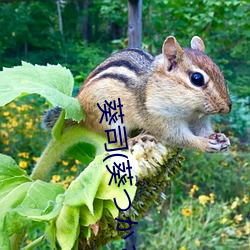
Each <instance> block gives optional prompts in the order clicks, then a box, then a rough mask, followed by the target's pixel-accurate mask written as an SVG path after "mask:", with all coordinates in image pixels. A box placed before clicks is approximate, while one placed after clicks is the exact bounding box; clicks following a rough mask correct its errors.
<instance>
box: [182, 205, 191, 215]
mask: <svg viewBox="0 0 250 250" xmlns="http://www.w3.org/2000/svg"><path fill="white" fill-rule="evenodd" d="M181 212H182V214H183V215H184V216H186V217H189V216H190V215H191V214H192V208H190V207H185V208H183V209H182V210H181Z"/></svg>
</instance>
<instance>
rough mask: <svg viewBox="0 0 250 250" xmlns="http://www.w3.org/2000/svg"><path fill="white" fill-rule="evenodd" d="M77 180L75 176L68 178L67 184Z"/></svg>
mask: <svg viewBox="0 0 250 250" xmlns="http://www.w3.org/2000/svg"><path fill="white" fill-rule="evenodd" d="M74 179H75V176H67V177H66V181H67V182H72V181H73V180H74Z"/></svg>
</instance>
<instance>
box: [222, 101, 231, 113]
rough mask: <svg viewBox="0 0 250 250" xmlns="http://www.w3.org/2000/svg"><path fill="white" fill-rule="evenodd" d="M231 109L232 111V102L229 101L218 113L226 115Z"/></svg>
mask: <svg viewBox="0 0 250 250" xmlns="http://www.w3.org/2000/svg"><path fill="white" fill-rule="evenodd" d="M231 109H232V102H231V101H229V102H228V103H227V104H226V105H225V106H224V107H223V108H222V109H220V111H219V113H221V114H228V113H230V112H231Z"/></svg>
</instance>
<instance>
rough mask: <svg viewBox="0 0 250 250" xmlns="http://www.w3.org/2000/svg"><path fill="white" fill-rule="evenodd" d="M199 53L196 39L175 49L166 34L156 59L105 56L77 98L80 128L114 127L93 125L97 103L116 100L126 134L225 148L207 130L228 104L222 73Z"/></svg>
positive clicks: (128, 53) (131, 53)
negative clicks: (80, 110) (81, 113)
mask: <svg viewBox="0 0 250 250" xmlns="http://www.w3.org/2000/svg"><path fill="white" fill-rule="evenodd" d="M204 50H205V46H204V43H203V41H202V39H201V38H200V37H198V36H194V37H193V38H192V40H191V48H182V47H180V45H179V43H178V41H177V40H176V38H175V37H173V36H169V37H167V39H166V40H165V41H164V43H163V46H162V54H160V55H158V56H156V57H153V56H152V55H150V54H148V53H147V52H145V51H143V50H140V49H125V50H122V51H120V52H118V53H115V54H114V55H111V56H110V57H109V58H107V59H106V60H105V61H104V62H102V63H101V64H100V65H98V66H97V67H96V68H95V69H94V70H93V71H92V72H91V73H90V74H89V75H88V77H87V79H86V80H85V82H84V84H83V87H82V88H81V90H80V92H79V94H78V96H77V98H78V100H79V101H80V103H81V105H82V107H83V109H84V111H85V112H86V120H85V121H84V122H82V124H83V126H85V127H87V128H88V129H90V130H93V131H96V132H100V133H105V132H104V131H105V130H107V129H114V128H117V126H118V125H120V124H118V122H116V123H111V125H109V124H108V123H106V122H105V121H103V122H102V123H99V121H100V118H101V116H102V112H101V110H100V109H99V108H98V106H97V103H99V105H100V106H101V107H102V106H103V104H104V102H105V100H107V101H108V102H110V101H113V100H118V98H120V100H121V103H122V104H123V107H122V112H123V114H124V119H123V120H124V124H123V125H125V127H126V131H127V134H128V135H130V133H131V132H132V131H133V130H141V131H143V133H142V134H140V135H139V137H140V136H141V137H142V138H143V137H144V138H145V137H146V138H149V139H150V138H154V140H156V141H158V142H161V143H162V144H165V145H170V146H177V147H181V148H183V147H191V148H197V149H199V150H202V151H206V152H220V151H222V150H226V149H228V147H229V146H230V142H229V139H228V138H227V137H226V136H225V135H224V134H222V133H215V132H214V131H213V129H212V125H211V122H210V114H227V113H229V112H230V111H231V107H232V104H231V100H230V97H229V94H228V89H227V85H226V81H225V79H224V77H223V74H222V73H221V71H220V69H219V68H218V66H217V65H216V64H215V63H214V62H213V61H212V60H211V59H210V57H208V56H207V55H206V54H205V53H204ZM57 110H58V111H60V109H59V108H58V109H57ZM52 113H53V112H52ZM56 113H58V112H55V111H54V117H58V114H56ZM48 114H49V113H48ZM48 120H51V117H50V119H48V117H47V118H46V116H45V118H44V121H45V123H48ZM132 141H133V140H132Z"/></svg>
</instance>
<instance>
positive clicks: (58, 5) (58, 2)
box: [56, 0, 63, 36]
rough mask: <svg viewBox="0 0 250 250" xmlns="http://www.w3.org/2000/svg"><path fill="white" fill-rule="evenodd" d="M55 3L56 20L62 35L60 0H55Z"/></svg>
mask: <svg viewBox="0 0 250 250" xmlns="http://www.w3.org/2000/svg"><path fill="white" fill-rule="evenodd" d="M56 4H57V12H58V20H59V29H60V32H61V34H62V36H63V22H62V12H61V6H60V0H57V1H56Z"/></svg>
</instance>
